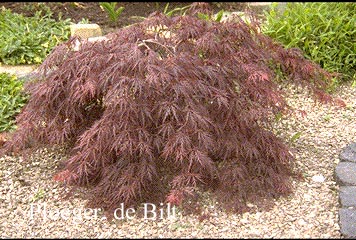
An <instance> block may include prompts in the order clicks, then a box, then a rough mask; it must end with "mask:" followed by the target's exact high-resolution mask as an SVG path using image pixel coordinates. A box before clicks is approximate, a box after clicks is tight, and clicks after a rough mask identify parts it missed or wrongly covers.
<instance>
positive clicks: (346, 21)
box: [262, 2, 356, 80]
mask: <svg viewBox="0 0 356 240" xmlns="http://www.w3.org/2000/svg"><path fill="white" fill-rule="evenodd" d="M265 14H266V22H265V24H264V25H263V26H262V30H263V32H264V33H265V34H266V35H268V36H270V37H272V38H274V39H275V40H277V41H278V42H281V43H283V44H284V45H285V46H286V47H287V48H291V47H298V48H300V49H302V50H303V52H304V54H305V57H307V58H308V59H311V60H313V61H314V62H316V63H318V64H319V65H320V66H321V67H323V68H324V69H326V70H328V71H330V72H339V73H341V74H342V76H341V78H339V79H342V80H350V79H352V78H355V73H356V27H355V26H356V4H354V3H352V2H331V3H330V2H306V3H287V4H286V7H285V8H284V10H283V11H279V10H278V8H277V4H274V5H273V7H272V9H271V10H270V11H269V12H265Z"/></svg>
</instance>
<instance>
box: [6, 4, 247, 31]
mask: <svg viewBox="0 0 356 240" xmlns="http://www.w3.org/2000/svg"><path fill="white" fill-rule="evenodd" d="M191 3H192V2H170V3H169V6H168V10H172V9H175V8H179V7H184V6H187V5H189V4H191ZM209 4H210V5H211V7H212V9H213V10H214V11H215V12H218V11H220V10H221V9H223V10H225V11H243V10H244V9H245V8H247V4H246V3H243V2H242V3H241V2H216V3H209ZM166 5H167V2H118V4H117V7H121V6H122V7H124V8H125V9H124V10H123V12H122V13H121V15H120V16H119V19H118V21H117V22H112V21H111V20H110V18H109V16H108V14H107V13H106V12H105V11H104V10H103V9H102V8H101V7H100V5H99V2H1V3H0V8H1V7H2V6H3V7H5V8H8V9H11V11H13V12H16V13H21V14H23V15H25V16H33V15H34V13H35V12H36V11H39V10H42V12H46V10H48V9H50V11H51V12H52V13H53V17H54V18H55V19H58V18H59V16H62V17H61V18H62V19H67V18H70V19H71V21H72V22H74V23H78V22H80V21H81V20H82V19H86V20H89V23H97V24H99V25H100V27H101V28H102V30H103V33H104V34H107V33H109V32H112V31H115V29H116V28H121V27H123V26H127V25H130V24H133V23H135V22H138V21H141V20H142V18H140V17H147V16H149V15H150V14H151V13H153V12H155V11H161V12H163V11H164V9H165V7H166Z"/></svg>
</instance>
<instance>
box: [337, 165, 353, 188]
mask: <svg viewBox="0 0 356 240" xmlns="http://www.w3.org/2000/svg"><path fill="white" fill-rule="evenodd" d="M335 175H336V181H337V182H338V183H339V184H340V185H341V186H350V185H354V186H356V163H353V162H340V163H339V164H338V165H337V166H336V169H335Z"/></svg>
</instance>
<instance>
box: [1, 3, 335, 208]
mask: <svg viewBox="0 0 356 240" xmlns="http://www.w3.org/2000/svg"><path fill="white" fill-rule="evenodd" d="M195 7H196V6H195ZM158 24H160V25H161V28H163V29H161V30H160V31H156V32H155V31H152V30H147V29H148V28H149V27H152V26H156V27H157V25H158ZM254 26H255V25H251V26H250V25H247V24H245V23H244V22H243V21H240V22H237V23H232V22H228V23H219V22H208V21H205V20H200V19H198V18H197V17H195V15H186V16H178V17H173V18H168V17H166V16H164V15H162V14H160V13H155V14H153V15H151V16H150V17H149V18H147V19H146V20H145V21H143V22H142V23H139V24H136V25H132V26H129V27H127V28H123V29H120V30H118V31H117V32H116V33H112V34H110V35H108V36H107V37H108V40H107V41H101V42H94V43H92V42H86V41H84V40H83V41H81V48H80V50H79V51H75V50H74V43H75V41H76V39H72V40H70V41H68V42H67V43H64V44H62V45H60V46H58V47H57V48H56V49H55V50H54V51H53V52H52V53H51V55H50V56H48V58H47V59H46V60H45V62H44V63H43V64H42V65H41V67H40V69H39V72H38V74H37V75H36V76H34V77H35V78H36V79H37V80H35V81H32V82H31V84H30V85H28V86H27V88H26V89H27V91H28V92H29V93H30V95H31V98H30V100H29V102H28V104H27V105H26V106H25V108H24V110H23V111H22V113H21V114H20V115H19V116H18V118H17V123H18V130H17V131H16V132H15V133H14V134H13V136H12V138H11V140H9V141H8V142H6V144H5V149H6V150H7V151H8V152H9V151H14V150H22V149H25V148H28V147H31V146H35V145H36V144H37V145H38V144H50V145H53V144H67V146H68V147H69V148H70V150H71V151H70V158H69V159H68V161H67V162H66V165H65V169H64V170H63V171H62V172H60V173H58V174H57V175H56V176H55V177H54V179H56V180H59V181H63V182H65V183H68V184H70V185H73V186H92V188H91V190H90V192H89V193H88V194H89V196H90V201H89V203H90V204H91V205H92V206H98V207H104V208H105V209H108V210H111V209H114V208H116V207H117V206H119V204H120V203H122V202H124V203H125V204H128V205H131V204H137V203H139V202H142V201H150V200H151V199H152V196H153V195H154V194H156V193H157V192H163V193H165V194H166V196H167V197H166V200H167V201H168V202H171V203H175V204H180V203H182V201H183V199H184V197H186V196H189V195H190V194H191V192H192V191H194V190H195V189H196V188H198V187H200V186H205V187H207V188H210V189H213V190H214V191H216V192H217V193H219V195H218V196H219V198H220V199H221V201H222V202H230V203H231V202H233V203H234V204H235V205H236V207H237V208H239V207H241V208H242V207H243V205H244V203H245V201H246V200H248V199H257V198H258V197H263V198H266V197H276V196H280V195H283V194H288V193H289V192H290V190H291V189H290V185H289V179H290V177H291V176H293V172H292V169H293V168H292V163H293V156H292V155H291V154H290V152H289V149H288V146H287V145H286V144H285V143H284V142H283V140H282V139H279V138H278V137H276V136H275V135H274V134H273V133H272V132H271V131H270V129H271V125H270V121H271V119H272V118H271V115H272V114H274V113H278V112H280V111H282V110H285V109H286V108H287V104H286V102H285V100H284V99H283V97H282V91H281V90H279V89H278V85H277V84H276V83H275V82H274V79H275V76H276V73H275V70H276V69H279V70H281V71H282V72H283V73H284V74H285V75H286V76H287V78H286V80H290V81H293V82H295V83H297V84H302V85H303V86H306V87H308V88H309V89H311V90H313V91H314V93H315V94H316V95H317V96H318V97H319V98H320V99H321V100H324V101H330V100H331V98H330V97H329V96H328V95H327V94H326V93H325V92H324V91H323V89H325V87H326V86H327V84H328V81H330V75H329V73H327V72H325V71H324V70H323V69H321V68H320V67H319V66H317V65H315V64H313V63H312V62H310V61H308V60H306V59H304V58H303V57H302V55H301V54H300V52H298V50H295V49H291V50H286V49H284V48H283V47H282V46H281V45H279V44H276V43H274V42H273V41H272V40H271V39H270V38H268V37H267V36H264V35H262V34H261V33H259V32H258V30H257V28H256V27H254ZM168 33H169V36H168ZM163 168H166V169H170V170H171V171H173V173H174V176H173V178H172V179H170V180H169V181H168V182H167V181H166V180H164V179H165V178H164V174H163V175H162V171H161V170H162V169H163ZM167 185H169V188H170V189H169V191H168V193H167V192H165V191H164V190H162V189H164V186H167ZM224 200H225V201H224Z"/></svg>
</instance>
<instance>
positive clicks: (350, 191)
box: [339, 186, 356, 208]
mask: <svg viewBox="0 0 356 240" xmlns="http://www.w3.org/2000/svg"><path fill="white" fill-rule="evenodd" d="M339 198H340V204H341V206H342V207H355V208H356V186H341V187H340V194H339Z"/></svg>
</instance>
